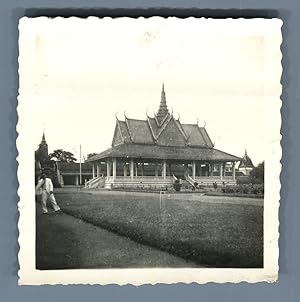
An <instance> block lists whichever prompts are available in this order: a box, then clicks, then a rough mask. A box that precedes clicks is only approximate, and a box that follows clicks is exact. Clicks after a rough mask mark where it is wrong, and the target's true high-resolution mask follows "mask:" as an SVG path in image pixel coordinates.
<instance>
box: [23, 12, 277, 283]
mask: <svg viewBox="0 0 300 302" xmlns="http://www.w3.org/2000/svg"><path fill="white" fill-rule="evenodd" d="M281 26H282V22H281V21H280V20H278V19H270V20H264V19H249V20H246V19H236V20H230V19H218V20H214V19H204V18H201V19H197V18H186V19H177V18H160V17H152V18H148V19H145V18H137V19H134V18H116V19H112V18H103V19H100V18H95V17H90V18H87V19H79V18H68V19H64V18H54V19H50V18H46V17H40V18H33V19H30V18H23V19H21V21H20V25H19V30H20V40H19V55H20V56H19V77H20V89H19V99H18V101H19V105H18V116H19V122H18V126H17V131H18V133H19V137H18V139H17V147H18V152H19V156H18V158H17V160H18V162H19V168H18V179H19V190H18V194H19V196H20V202H19V209H20V221H19V231H20V237H19V243H20V253H19V260H20V272H19V275H20V283H21V284H58V283H60V284H70V283H77V284H78V283H81V284H88V283H89V284H95V283H97V284H109V283H117V284H127V283H131V284H136V285H138V284H144V283H158V282H160V283H175V282H198V283H206V282H209V281H214V282H240V281H248V282H258V281H268V282H274V281H276V280H277V272H278V236H279V234H278V226H279V221H278V208H279V191H280V180H279V175H280V170H281V165H280V158H281V148H280V138H281V136H280V125H281V118H280V107H281V101H280V95H281V89H282V88H281V85H280V77H281V72H282V67H281V51H280V44H281Z"/></svg>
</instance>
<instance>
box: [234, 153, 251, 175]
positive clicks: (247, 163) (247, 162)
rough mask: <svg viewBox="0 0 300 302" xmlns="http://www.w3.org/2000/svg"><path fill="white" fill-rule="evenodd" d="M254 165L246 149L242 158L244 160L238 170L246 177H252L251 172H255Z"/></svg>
mask: <svg viewBox="0 0 300 302" xmlns="http://www.w3.org/2000/svg"><path fill="white" fill-rule="evenodd" d="M253 168H254V165H253V163H252V160H251V158H250V157H249V155H248V153H247V149H245V154H244V156H243V157H242V160H241V161H240V164H239V167H238V170H239V172H242V173H243V174H244V175H247V176H248V175H250V172H251V171H252V170H253Z"/></svg>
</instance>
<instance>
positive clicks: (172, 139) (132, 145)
mask: <svg viewBox="0 0 300 302" xmlns="http://www.w3.org/2000/svg"><path fill="white" fill-rule="evenodd" d="M107 157H123V158H124V157H125V158H126V157H135V158H153V159H174V160H180V159H182V160H216V161H217V160H220V161H238V160H240V158H238V157H236V156H233V155H231V154H228V153H225V152H222V151H219V150H216V149H214V145H213V143H212V141H211V139H210V137H209V135H208V133H207V131H206V129H205V127H199V126H198V124H182V123H181V122H180V120H179V118H177V119H175V117H174V116H173V114H172V113H169V110H168V107H167V103H166V93H165V90H164V85H163V87H162V92H161V100H160V105H159V109H158V112H157V114H155V115H154V117H149V116H148V115H147V118H146V120H138V119H131V118H128V117H126V116H125V120H124V121H121V120H119V119H118V118H117V119H116V126H115V131H114V136H113V140H112V148H110V149H107V150H105V151H104V152H102V153H100V154H97V155H95V156H93V157H91V158H90V159H89V161H94V160H99V159H103V158H107Z"/></svg>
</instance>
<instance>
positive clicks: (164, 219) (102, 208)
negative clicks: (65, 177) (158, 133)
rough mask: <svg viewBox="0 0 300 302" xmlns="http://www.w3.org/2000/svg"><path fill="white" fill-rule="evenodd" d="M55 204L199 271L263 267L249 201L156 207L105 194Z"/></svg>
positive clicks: (61, 197) (137, 198) (257, 214)
mask: <svg viewBox="0 0 300 302" xmlns="http://www.w3.org/2000/svg"><path fill="white" fill-rule="evenodd" d="M56 198H57V200H58V202H59V203H60V205H61V207H62V209H63V211H64V212H65V213H68V214H71V215H72V216H74V217H77V218H80V219H82V220H84V221H86V222H89V223H91V224H93V225H96V226H100V227H102V228H104V229H107V230H110V231H113V232H115V233H117V234H120V235H123V236H126V237H129V238H130V239H133V240H135V241H137V242H140V243H143V244H146V245H149V246H153V247H156V248H158V249H160V250H163V251H167V252H169V253H170V254H174V255H177V256H180V257H182V258H184V259H187V260H191V261H193V262H195V263H197V264H200V265H208V266H214V267H232V268H233V267H236V268H238V267H249V268H253V267H262V266H263V207H262V206H260V205H258V204H259V202H258V201H256V200H255V199H252V200H250V201H244V200H243V201H241V200H240V199H238V198H230V199H228V197H227V199H226V200H227V201H226V202H225V201H223V199H224V198H222V197H212V196H199V197H196V198H190V199H187V198H186V196H185V195H182V194H178V195H170V196H169V197H168V196H167V195H165V196H164V197H163V200H162V202H160V200H159V195H158V194H147V193H128V192H127V193H122V192H108V191H102V192H101V193H99V194H91V193H86V192H84V193H81V192H73V193H71V192H65V193H63V191H62V192H57V193H56ZM235 202H236V203H235ZM260 202H261V201H260ZM120 249H122V247H120Z"/></svg>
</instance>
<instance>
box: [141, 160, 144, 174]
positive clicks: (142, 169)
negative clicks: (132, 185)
mask: <svg viewBox="0 0 300 302" xmlns="http://www.w3.org/2000/svg"><path fill="white" fill-rule="evenodd" d="M141 174H142V176H144V163H141Z"/></svg>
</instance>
